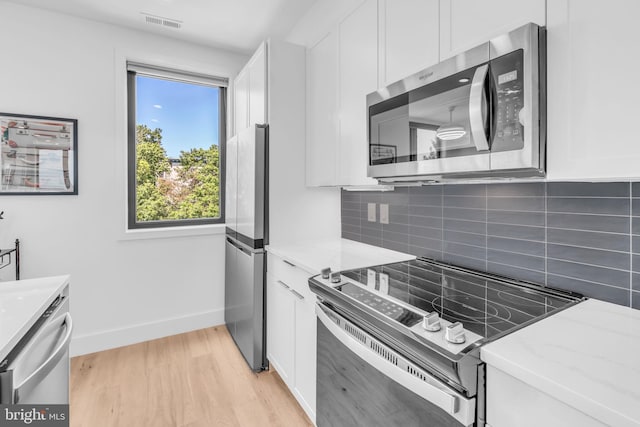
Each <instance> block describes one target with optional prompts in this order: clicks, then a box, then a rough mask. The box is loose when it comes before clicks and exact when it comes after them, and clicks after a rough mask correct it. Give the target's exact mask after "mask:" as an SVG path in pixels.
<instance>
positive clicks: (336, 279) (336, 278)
mask: <svg viewBox="0 0 640 427" xmlns="http://www.w3.org/2000/svg"><path fill="white" fill-rule="evenodd" d="M330 276H331V283H340V272H339V271H334V272H333V273H331V274H330Z"/></svg>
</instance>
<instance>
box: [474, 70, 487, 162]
mask: <svg viewBox="0 0 640 427" xmlns="http://www.w3.org/2000/svg"><path fill="white" fill-rule="evenodd" d="M488 72H489V66H488V65H487V64H485V65H482V66H480V67H478V68H476V71H475V73H474V74H473V80H472V81H471V91H470V93H469V125H470V127H471V137H472V138H473V143H474V144H475V146H476V149H477V150H478V151H487V150H488V149H489V141H488V139H487V133H486V132H485V125H484V122H485V115H486V114H487V111H486V110H487V108H486V105H487V97H486V95H485V92H484V81H485V80H486V78H487V73H488Z"/></svg>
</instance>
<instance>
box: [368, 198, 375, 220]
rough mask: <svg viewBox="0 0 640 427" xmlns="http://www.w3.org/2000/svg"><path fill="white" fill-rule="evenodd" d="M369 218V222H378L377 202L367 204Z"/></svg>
mask: <svg viewBox="0 0 640 427" xmlns="http://www.w3.org/2000/svg"><path fill="white" fill-rule="evenodd" d="M367 218H368V219H369V222H376V204H375V203H369V204H367Z"/></svg>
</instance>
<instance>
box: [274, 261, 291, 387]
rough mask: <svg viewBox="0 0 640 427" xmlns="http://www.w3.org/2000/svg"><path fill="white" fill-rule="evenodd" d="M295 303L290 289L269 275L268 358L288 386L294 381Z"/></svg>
mask: <svg viewBox="0 0 640 427" xmlns="http://www.w3.org/2000/svg"><path fill="white" fill-rule="evenodd" d="M293 302H294V301H293V299H292V295H291V292H289V289H286V288H285V287H284V286H282V285H281V284H280V282H278V281H277V280H276V279H275V278H274V277H273V276H272V275H271V274H270V273H267V358H268V359H269V362H270V363H271V365H272V366H273V367H274V368H276V371H278V373H279V374H280V377H282V379H283V380H284V382H285V383H286V384H287V385H290V384H291V381H292V379H293V352H294V349H293V339H294V336H293V326H294V322H295V311H294V305H293Z"/></svg>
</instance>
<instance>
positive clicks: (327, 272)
mask: <svg viewBox="0 0 640 427" xmlns="http://www.w3.org/2000/svg"><path fill="white" fill-rule="evenodd" d="M320 274H322V278H323V279H328V278H329V275H330V274H331V267H327V268H323V269H322V270H320Z"/></svg>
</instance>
